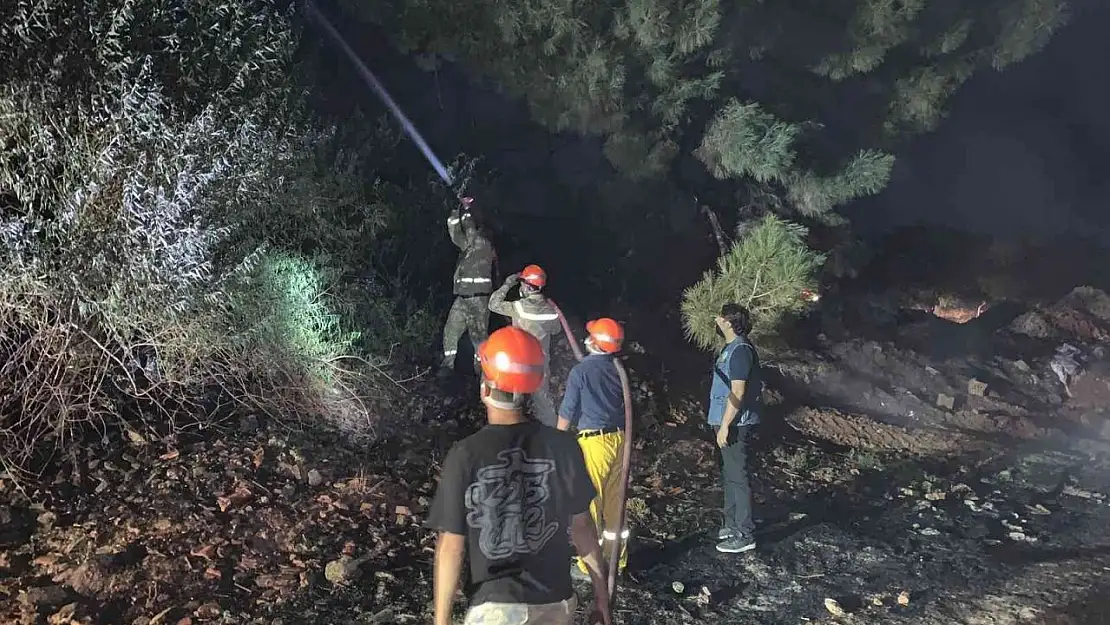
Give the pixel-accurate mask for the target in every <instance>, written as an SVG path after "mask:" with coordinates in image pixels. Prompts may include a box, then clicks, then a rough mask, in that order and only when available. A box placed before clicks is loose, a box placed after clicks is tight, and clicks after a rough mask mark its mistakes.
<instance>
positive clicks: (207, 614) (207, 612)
mask: <svg viewBox="0 0 1110 625" xmlns="http://www.w3.org/2000/svg"><path fill="white" fill-rule="evenodd" d="M221 612H223V610H222V609H221V608H220V604H218V603H216V602H215V601H209V602H208V603H205V604H203V605H201V606H200V607H199V608H197V609H196V611H194V612H193V616H195V617H197V618H199V619H213V618H216V617H217V616H219V615H220V613H221Z"/></svg>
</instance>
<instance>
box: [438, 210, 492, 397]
mask: <svg viewBox="0 0 1110 625" xmlns="http://www.w3.org/2000/svg"><path fill="white" fill-rule="evenodd" d="M470 203H471V200H470V198H463V201H462V207H461V210H460V208H459V207H456V208H455V209H454V210H452V211H451V214H450V215H448V217H447V233H448V234H449V235H451V242H452V243H454V244H455V246H456V247H458V248H459V250H460V251H461V254H460V256H459V262H458V264H457V265H455V279H454V293H455V302H454V303H453V304H452V305H451V312H449V313H448V314H447V323H445V324H444V326H443V361H442V363H441V368H440V375H441V376H443V377H446V376H449V375H450V374H451V373H452V372H453V371H454V369H455V355H456V354H457V353H458V349H459V339H461V338H462V335H463V333H466V334H468V335H469V338H470V343H471V344H472V345H473V346H474V352H475V361H474V362H475V364H474V366H475V371H477V366H478V365H477V350H478V345H479V344H480V343H481V342H482V341H484V340H486V336H487V335H488V334H489V294H490V291H492V290H493V269H494V268H493V266H494V263H495V262H496V261H497V255H496V254H495V253H494V251H493V245H491V244H490V242H489V239H487V238H486V236H485V235H484V234H483V233H482V231H481V228H480V227H479V225H478V224H477V223H476V221H475V218H474V215H473V213H471V212H470Z"/></svg>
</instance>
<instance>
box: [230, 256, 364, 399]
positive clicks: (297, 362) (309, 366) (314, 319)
mask: <svg viewBox="0 0 1110 625" xmlns="http://www.w3.org/2000/svg"><path fill="white" fill-rule="evenodd" d="M334 279H335V276H334V275H332V274H331V273H330V272H328V271H327V270H326V269H323V268H321V267H319V266H317V265H316V264H315V263H313V262H311V261H308V260H305V259H303V258H300V257H297V256H293V255H291V254H288V253H284V252H277V253H271V254H267V255H265V256H264V257H263V258H262V261H261V262H260V263H259V264H258V265H257V266H256V267H254V268H253V270H252V272H251V274H250V275H249V276H248V277H247V278H246V279H245V280H243V284H241V285H239V288H237V289H236V291H235V292H234V294H233V295H232V296H231V300H230V302H229V305H228V307H227V311H228V313H229V317H230V321H231V322H232V323H231V327H232V328H240V329H241V331H240V332H239V333H237V334H236V335H233V336H232V337H229V338H231V341H229V342H230V343H231V344H233V345H236V346H237V347H238V348H239V349H240V350H243V351H245V352H246V351H251V350H258V351H260V352H269V355H270V356H271V357H272V362H275V363H283V364H284V365H285V366H288V367H291V368H293V369H294V370H296V371H300V372H303V373H305V374H308V375H309V376H311V377H313V378H317V379H320V380H322V381H329V382H330V381H332V380H333V378H334V374H335V373H336V371H337V368H336V364H335V363H336V361H337V360H339V359H340V358H342V357H344V356H346V355H348V354H350V353H351V351H352V346H353V345H354V342H355V341H356V340H358V337H359V334H358V332H352V331H348V330H345V329H344V328H343V324H342V321H341V319H340V317H339V315H337V314H335V313H334V312H333V310H334V308H335V307H334V306H332V305H330V302H329V299H330V298H329V295H328V288H329V282H332V281H334Z"/></svg>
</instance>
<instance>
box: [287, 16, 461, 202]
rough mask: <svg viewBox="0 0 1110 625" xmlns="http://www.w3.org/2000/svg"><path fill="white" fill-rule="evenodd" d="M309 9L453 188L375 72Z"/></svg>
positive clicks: (327, 21) (326, 19) (442, 177)
mask: <svg viewBox="0 0 1110 625" xmlns="http://www.w3.org/2000/svg"><path fill="white" fill-rule="evenodd" d="M307 8H308V12H309V14H310V15H312V17H314V18H316V21H318V22H319V23H320V25H321V26H323V27H324V30H325V31H326V32H327V33H328V35H330V36H331V38H332V39H333V40H334V41H335V43H336V44H338V45H339V47H340V48H342V49H343V51H344V52H345V53H347V56H348V57H349V58H350V59H351V62H352V63H354V64H355V67H356V68H357V69H358V72H359V74H360V75H361V76H362V79H363V80H365V81H366V84H368V85H370V88H371V89H373V90H374V93H376V94H378V97H379V98H381V99H382V102H384V103H385V105H386V106H387V107H389V110H390V112H392V113H393V116H394V117H396V118H397V121H399V122H400V123H401V126H402V127H403V128H404V129H405V134H407V135H408V136H409V138H410V139H412V140H413V142H414V143H416V147H418V148H420V152H421V153H423V154H424V158H426V159H428V163H430V164H431V166H432V168H433V169H435V170H436V173H437V174H439V177H440V178H441V179H442V180H443V182H445V183H447V186H449V187H450V186H453V185H454V184H455V181H454V180H453V179H452V178H451V174H450V172H448V171H447V167H445V166H444V165H443V161H441V160H439V157H437V156H436V154H435V152H433V151H432V148H430V147H428V143H427V142H426V141H424V137H422V136H420V132H419V131H417V130H416V126H414V125H413V124H412V122H411V121H409V118H408V117H407V116H405V112H404V111H402V110H401V107H400V106H398V105H397V103H396V102H394V101H393V98H392V97H391V96H390V95H389V92H388V91H386V90H385V87H384V86H383V85H382V83H381V81H379V80H378V77H377V76H375V75H374V72H371V71H370V68H369V67H366V64H365V63H363V62H362V59H360V58H359V57H358V54H356V53H355V51H354V49H353V48H351V46H350V45H349V44H348V43H347V40H346V39H344V38H343V35H342V34H340V33H339V30H338V29H336V28H335V26H334V25H332V23H331V21H329V20H328V18H327V17H325V16H324V14H323V12H321V11H320V9H318V8H317V7H316V4H315V3H314V2H309V3H307Z"/></svg>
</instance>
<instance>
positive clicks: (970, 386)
mask: <svg viewBox="0 0 1110 625" xmlns="http://www.w3.org/2000/svg"><path fill="white" fill-rule="evenodd" d="M967 392H968V393H969V394H971V395H978V396H979V397H982V396H983V395H986V394H987V383H986V382H983V381H981V380H976V379H975V378H971V379H970V380H968V381H967Z"/></svg>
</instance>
